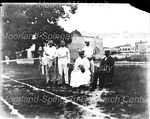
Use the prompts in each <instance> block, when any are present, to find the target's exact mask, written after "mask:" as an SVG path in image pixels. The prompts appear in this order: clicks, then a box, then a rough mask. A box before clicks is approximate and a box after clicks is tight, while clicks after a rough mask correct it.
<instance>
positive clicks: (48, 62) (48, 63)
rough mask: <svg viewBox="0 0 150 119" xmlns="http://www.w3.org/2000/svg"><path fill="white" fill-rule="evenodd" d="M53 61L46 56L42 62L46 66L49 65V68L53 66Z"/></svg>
mask: <svg viewBox="0 0 150 119" xmlns="http://www.w3.org/2000/svg"><path fill="white" fill-rule="evenodd" d="M53 61H54V60H53V59H51V58H49V57H48V56H44V57H42V62H43V64H44V65H48V66H49V67H51V66H52V63H53Z"/></svg>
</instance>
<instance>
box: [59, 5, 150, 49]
mask: <svg viewBox="0 0 150 119" xmlns="http://www.w3.org/2000/svg"><path fill="white" fill-rule="evenodd" d="M68 10H69V8H67V7H65V11H66V12H68ZM59 25H60V26H62V27H63V28H64V29H65V30H66V31H68V32H69V33H70V32H72V31H74V30H76V29H77V30H78V31H80V32H81V34H82V35H84V36H99V38H102V39H103V46H104V47H114V46H118V45H124V44H126V43H128V44H131V45H132V46H134V45H135V42H139V41H149V39H150V14H149V13H147V12H145V11H142V10H139V9H137V8H135V7H132V6H130V4H112V3H99V4H98V3H97V4H81V3H80V4H79V5H78V9H77V11H76V14H74V15H71V14H70V19H67V21H64V20H63V19H61V18H60V19H59Z"/></svg>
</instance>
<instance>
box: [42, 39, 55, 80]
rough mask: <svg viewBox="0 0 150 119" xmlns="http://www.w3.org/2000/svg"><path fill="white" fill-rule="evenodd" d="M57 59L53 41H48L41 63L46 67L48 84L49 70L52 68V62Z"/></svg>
mask: <svg viewBox="0 0 150 119" xmlns="http://www.w3.org/2000/svg"><path fill="white" fill-rule="evenodd" d="M56 57H57V52H56V47H55V46H53V41H52V40H49V42H48V46H47V47H45V48H44V56H43V59H42V60H43V62H44V65H46V83H49V81H50V80H52V79H50V78H51V76H50V70H51V67H52V66H53V62H54V60H55V58H56Z"/></svg>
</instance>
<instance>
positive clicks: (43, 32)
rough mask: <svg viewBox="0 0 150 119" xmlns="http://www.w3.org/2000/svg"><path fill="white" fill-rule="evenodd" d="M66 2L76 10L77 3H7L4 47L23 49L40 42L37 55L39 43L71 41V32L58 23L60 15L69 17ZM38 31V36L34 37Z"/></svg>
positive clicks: (4, 20)
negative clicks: (65, 8) (65, 7)
mask: <svg viewBox="0 0 150 119" xmlns="http://www.w3.org/2000/svg"><path fill="white" fill-rule="evenodd" d="M64 6H67V7H69V8H70V10H69V11H70V13H72V14H75V11H76V10H77V5H76V4H46V3H41V4H31V5H30V4H5V5H4V9H3V28H4V32H3V33H4V34H3V48H4V49H5V50H8V51H13V52H15V51H21V50H25V49H27V48H29V47H30V46H31V45H32V44H35V45H36V48H35V57H37V56H38V54H37V50H38V48H39V46H43V44H44V43H46V42H48V40H50V39H51V40H53V41H54V43H56V44H58V43H59V42H60V40H64V41H65V42H66V43H67V44H68V43H71V41H72V40H71V36H70V34H69V33H68V32H67V31H65V30H64V29H63V28H61V27H60V26H59V25H58V20H59V18H60V17H61V18H63V19H69V18H70V17H69V14H68V13H66V12H65V10H64ZM33 35H36V39H32V37H33Z"/></svg>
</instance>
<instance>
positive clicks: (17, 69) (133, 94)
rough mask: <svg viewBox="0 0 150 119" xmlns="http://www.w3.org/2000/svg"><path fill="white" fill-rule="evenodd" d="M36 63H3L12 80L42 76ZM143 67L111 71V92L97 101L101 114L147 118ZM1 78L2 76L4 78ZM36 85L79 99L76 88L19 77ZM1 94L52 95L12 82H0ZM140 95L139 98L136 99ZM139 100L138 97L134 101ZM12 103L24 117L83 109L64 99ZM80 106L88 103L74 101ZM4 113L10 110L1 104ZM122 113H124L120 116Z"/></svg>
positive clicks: (71, 114)
mask: <svg viewBox="0 0 150 119" xmlns="http://www.w3.org/2000/svg"><path fill="white" fill-rule="evenodd" d="M37 69H38V65H36V64H34V65H17V64H14V63H11V64H9V65H6V66H5V73H6V74H7V75H9V76H10V77H12V78H14V79H20V78H32V77H43V76H41V75H40V74H39V72H38V71H37ZM146 74H147V68H145V67H138V66H121V67H117V66H116V67H115V73H114V77H113V87H112V88H111V89H110V90H111V91H113V92H112V93H103V94H102V96H101V97H102V98H103V99H104V100H105V102H97V104H96V105H97V108H99V109H103V110H104V112H105V113H111V114H112V116H114V117H117V118H119V119H126V118H127V119H128V118H129V119H131V118H134V116H137V115H138V116H139V119H140V118H144V119H146V118H148V115H147V113H146V111H147V110H148V107H147V102H146V101H145V100H144V99H148V97H147V79H146ZM4 80H5V79H4ZM19 81H22V82H25V83H28V84H31V85H34V86H36V87H39V88H44V89H45V90H48V91H50V92H53V93H55V94H58V95H61V96H64V97H65V96H73V97H76V98H78V97H79V98H80V97H82V96H83V95H86V97H87V98H88V95H87V94H84V93H83V94H80V93H79V92H78V91H76V90H72V89H70V88H67V89H65V88H64V87H63V86H47V85H45V79H42V78H38V79H29V80H19ZM2 95H3V97H4V98H5V99H6V98H7V97H21V96H26V97H36V96H39V97H40V98H42V97H43V96H44V95H46V96H48V97H53V96H52V95H48V94H45V93H44V92H38V91H34V90H32V89H30V88H29V87H27V86H24V85H20V84H18V83H14V82H4V84H3V93H2ZM140 97H141V99H140ZM138 99H139V100H138ZM10 103H11V104H12V105H14V106H15V108H16V109H18V110H19V112H20V113H21V114H23V115H25V116H26V117H35V116H36V115H38V116H39V117H41V118H42V117H43V116H44V117H51V118H61V115H65V118H69V117H70V118H79V117H82V115H83V110H81V109H79V108H78V107H77V106H75V105H72V104H69V103H64V102H60V103H58V102H53V103H49V104H47V103H44V102H38V103H33V102H29V103H26V102H22V103H20V104H19V103H18V104H14V103H13V102H12V101H10ZM78 103H80V104H81V105H83V104H85V105H88V103H87V102H86V100H85V102H80V101H79V102H78ZM3 107H4V109H5V110H6V112H10V110H9V109H7V107H6V106H5V105H4V106H3ZM123 115H128V117H124V116H123ZM141 115H142V117H140V116H141Z"/></svg>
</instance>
